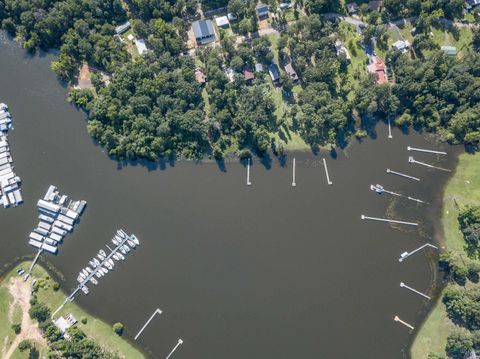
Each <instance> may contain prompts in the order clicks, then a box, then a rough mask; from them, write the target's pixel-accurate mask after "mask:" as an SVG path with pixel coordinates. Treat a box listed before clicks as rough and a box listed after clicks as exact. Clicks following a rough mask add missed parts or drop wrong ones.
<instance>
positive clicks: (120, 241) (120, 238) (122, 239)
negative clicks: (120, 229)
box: [115, 235, 125, 244]
mask: <svg viewBox="0 0 480 359" xmlns="http://www.w3.org/2000/svg"><path fill="white" fill-rule="evenodd" d="M115 238H116V239H117V242H118V244H120V243H122V242H123V241H124V240H125V238H122V237H119V236H117V235H115Z"/></svg>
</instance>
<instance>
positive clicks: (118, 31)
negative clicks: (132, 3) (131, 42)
mask: <svg viewBox="0 0 480 359" xmlns="http://www.w3.org/2000/svg"><path fill="white" fill-rule="evenodd" d="M130 27H131V25H130V23H129V22H128V21H127V22H126V23H125V24H122V25H119V26H117V27H116V28H115V33H116V34H117V35H121V34H123V33H124V32H125V31H127V30H128V29H130Z"/></svg>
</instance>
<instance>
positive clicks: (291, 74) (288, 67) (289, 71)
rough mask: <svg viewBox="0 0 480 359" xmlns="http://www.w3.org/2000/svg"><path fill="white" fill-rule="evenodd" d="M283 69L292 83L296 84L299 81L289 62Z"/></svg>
mask: <svg viewBox="0 0 480 359" xmlns="http://www.w3.org/2000/svg"><path fill="white" fill-rule="evenodd" d="M283 68H284V69H285V72H286V73H287V75H288V77H290V78H291V79H292V81H293V82H297V81H298V80H299V78H298V75H297V72H296V71H295V69H294V68H293V66H292V62H291V61H290V62H289V63H288V64H286V65H285V66H284V67H283Z"/></svg>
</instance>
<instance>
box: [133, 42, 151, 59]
mask: <svg viewBox="0 0 480 359" xmlns="http://www.w3.org/2000/svg"><path fill="white" fill-rule="evenodd" d="M134 43H135V46H136V47H137V51H138V53H139V54H140V55H143V54H144V53H145V52H147V51H148V49H147V45H145V41H144V40H143V39H136V40H134Z"/></svg>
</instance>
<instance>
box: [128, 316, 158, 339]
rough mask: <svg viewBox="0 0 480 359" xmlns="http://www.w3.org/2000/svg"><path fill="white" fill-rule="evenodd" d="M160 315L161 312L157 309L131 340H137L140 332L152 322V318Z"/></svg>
mask: <svg viewBox="0 0 480 359" xmlns="http://www.w3.org/2000/svg"><path fill="white" fill-rule="evenodd" d="M157 314H158V315H160V314H162V311H161V310H160V309H159V308H157V309H156V310H155V311H154V312H153V314H152V315H151V317H150V318H149V319H148V320H147V322H146V323H145V324H144V325H143V327H142V329H140V331H139V332H138V333H137V335H135V338H133V340H137V338H138V337H139V336H140V334H142V332H143V331H144V330H145V328H146V327H147V325H149V324H150V322H151V321H152V319H153V317H155V316H156V315H157Z"/></svg>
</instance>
